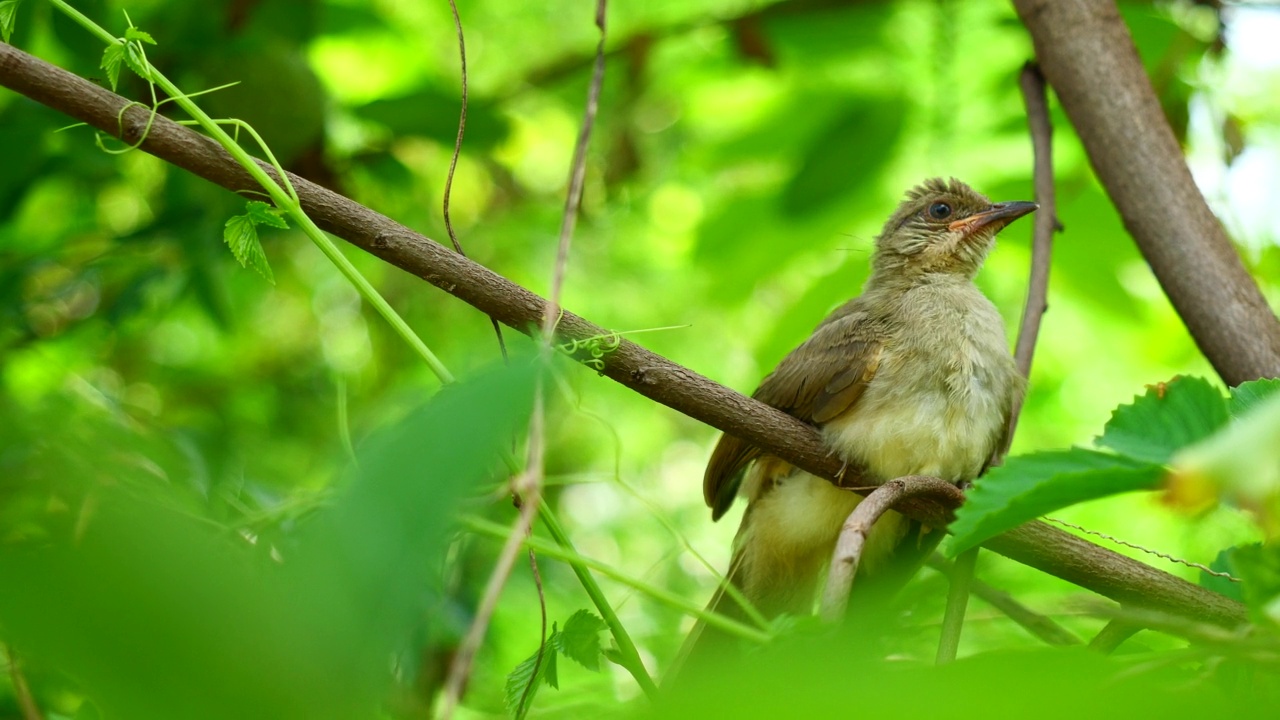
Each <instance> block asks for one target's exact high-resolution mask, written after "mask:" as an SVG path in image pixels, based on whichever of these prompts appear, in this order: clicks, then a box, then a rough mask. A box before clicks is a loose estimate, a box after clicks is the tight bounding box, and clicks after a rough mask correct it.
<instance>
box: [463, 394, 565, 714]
mask: <svg viewBox="0 0 1280 720" xmlns="http://www.w3.org/2000/svg"><path fill="white" fill-rule="evenodd" d="M534 404H535V411H534V415H533V418H532V421H531V422H530V428H529V437H530V442H529V445H530V455H533V454H534V453H535V447H536V446H537V447H538V449H537V450H536V452H537V454H538V455H539V457H538V458H537V463H536V464H535V463H534V458H532V457H531V458H530V460H529V463H528V468H529V469H528V470H526V471H525V472H523V473H521V474H520V475H518V476H516V478H515V479H514V480H513V481H512V484H513V485H516V486H518V487H520V488H521V489H523V490H525V491H526V492H524V493H522V497H523V498H524V499H525V502H524V503H522V504H521V507H520V515H519V517H518V518H516V522H515V524H514V525H513V526H512V528H511V530H510V532H509V533H508V534H507V540H506V542H505V543H504V544H503V546H502V551H501V552H500V553H499V554H498V560H497V562H495V563H494V567H493V572H492V573H490V575H489V581H488V582H487V583H486V584H485V588H484V595H483V597H481V599H480V605H479V606H478V607H477V608H476V616H475V619H473V620H472V621H471V627H470V628H468V629H467V634H466V636H464V637H463V638H462V642H461V643H460V644H459V645H458V652H457V653H456V654H455V655H454V656H453V662H452V663H450V664H449V677H448V678H447V679H446V680H445V695H444V704H443V706H442V707H441V709H440V717H441V718H444V719H445V720H447V719H448V718H451V717H453V712H454V710H455V709H457V706H458V701H459V700H460V699H461V698H462V693H463V691H464V690H465V689H466V685H467V679H468V678H469V677H470V676H471V665H472V663H473V662H474V661H475V656H476V652H477V651H479V649H480V643H481V642H483V641H484V636H485V633H486V632H487V631H488V629H489V621H490V620H491V619H492V618H493V611H494V610H495V609H496V608H497V606H498V597H499V596H500V595H502V588H503V587H505V586H506V584H507V578H508V577H509V576H510V575H511V569H512V568H513V567H514V566H515V558H516V554H517V553H519V551H520V547H521V546H522V545H523V544H524V542H525V541H526V539H527V537H528V535H529V530H530V528H531V527H532V525H533V517H532V513H531V512H530V511H528V509H530V508H536V505H535V504H533V503H530V502H529V500H530V499H531V498H533V499H535V500H536V499H537V493H538V492H539V488H540V483H538V482H536V481H533V480H530V479H528V476H529V474H530V473H532V472H535V471H538V470H541V468H542V458H541V456H540V455H541V449H540V445H541V442H538V443H536V444H535V442H534V439H535V437H536V438H540V437H541V433H542V430H541V414H540V413H539V412H537V406H538V405H540V404H541V397H535V403H534Z"/></svg>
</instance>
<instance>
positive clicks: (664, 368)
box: [0, 43, 1246, 625]
mask: <svg viewBox="0 0 1280 720" xmlns="http://www.w3.org/2000/svg"><path fill="white" fill-rule="evenodd" d="M0 85H4V86H6V87H8V88H10V89H12V90H15V91H17V92H19V93H22V94H23V95H26V96H27V97H30V98H32V99H34V100H36V101H38V102H41V103H44V104H45V105H48V106H49V107H52V108H54V109H55V110H58V111H60V112H63V113H65V114H67V115H69V116H71V117H73V118H76V119H77V120H81V121H84V122H86V123H88V124H90V125H92V126H94V127H96V128H98V129H100V130H102V131H104V132H107V133H110V134H112V135H115V136H117V137H122V138H123V139H124V140H125V141H126V142H128V141H138V140H140V139H141V137H140V136H141V133H142V130H143V128H145V127H146V124H147V119H148V117H149V113H148V112H146V111H145V110H143V109H141V108H137V107H134V108H130V109H128V110H125V107H126V106H127V105H128V102H129V101H127V100H126V99H124V98H122V97H120V96H118V95H116V94H115V93H112V92H110V91H108V90H105V89H103V88H100V87H98V86H97V85H94V84H93V83H90V82H88V81H86V80H84V79H82V78H79V77H77V76H75V75H73V74H71V73H69V72H67V71H65V70H62V69H60V68H58V67H56V66H53V65H50V64H49V63H46V62H44V61H42V60H40V59H38V58H35V57H32V56H31V55H28V54H27V53H24V52H22V51H21V50H18V49H17V48H14V47H13V46H11V45H7V44H4V43H0ZM141 149H142V150H144V151H146V152H148V153H151V154H152V155H155V156H156V157H159V158H161V159H163V160H166V161H168V162H170V163H172V164H174V165H176V166H178V167H181V168H183V169H185V170H188V171H189V172H191V173H193V174H195V175H199V176H200V177H203V178H205V179H207V180H209V181H211V182H213V183H215V184H217V185H221V186H222V187H225V188H228V189H232V190H248V189H252V188H254V187H256V184H255V183H254V182H253V181H252V180H251V179H250V178H249V176H248V174H247V173H245V171H244V170H243V169H242V168H241V167H240V166H239V165H237V164H236V163H235V162H234V161H233V160H232V159H231V158H230V157H229V156H228V155H227V154H226V153H225V152H224V151H223V150H222V148H221V147H219V146H218V145H216V144H215V143H214V142H213V141H211V140H209V139H208V138H205V137H203V136H201V135H198V134H196V133H194V132H192V131H190V130H187V129H186V128H183V127H181V126H180V125H177V124H175V123H173V122H171V121H169V120H167V119H165V118H157V119H156V121H155V123H154V125H153V126H152V128H151V131H150V134H149V135H148V136H147V137H146V139H145V140H144V141H143V142H142V144H141ZM293 182H294V187H295V188H296V189H297V192H298V195H299V197H300V198H301V199H302V204H303V207H304V208H305V209H306V211H307V212H308V213H309V214H310V215H311V217H312V218H313V219H315V221H316V222H317V223H318V224H319V225H320V227H322V228H324V229H326V230H328V231H329V232H332V233H334V234H335V235H338V236H340V237H342V238H344V239H346V240H347V241H348V242H350V243H352V244H353V245H356V246H357V247H360V248H363V249H364V250H366V251H368V252H369V253H371V254H373V255H375V256H377V257H379V258H382V259H383V260H385V261H387V262H388V263H391V264H392V265H395V266H397V267H399V268H402V269H404V270H405V271H407V272H409V273H412V274H414V275H417V276H418V277H421V278H423V279H424V280H426V281H427V282H430V283H431V284H432V285H435V286H436V287H439V288H441V289H443V290H445V291H446V292H448V293H450V294H452V295H454V296H455V297H458V298H459V299H461V300H463V301H465V302H467V303H468V304H470V305H472V306H474V307H476V308H478V309H479V310H480V311H481V312H484V313H486V314H489V315H493V316H495V317H497V318H498V320H499V321H501V322H502V323H504V324H506V325H508V326H510V327H512V328H515V329H517V330H519V331H521V332H525V333H529V332H531V330H532V328H535V327H537V325H538V323H539V321H540V320H541V319H542V317H543V316H544V313H545V311H546V301H545V300H543V299H542V298H540V297H538V296H537V295H536V294H534V293H532V292H530V291H529V290H527V289H525V288H523V287H520V286H519V285H516V284H515V283H512V282H511V281H509V280H507V279H505V278H503V277H501V276H499V275H498V274H496V273H494V272H492V271H490V270H488V269H487V268H484V267H482V266H480V265H477V264H476V263H474V262H472V261H470V260H467V259H466V258H463V257H461V256H460V255H458V254H457V253H455V252H453V251H451V250H449V249H447V248H445V247H443V246H441V245H439V244H437V243H435V242H433V241H432V240H430V239H429V238H426V237H424V236H423V235H420V234H418V233H415V232H413V231H412V230H410V229H408V228H406V227H404V226H403V225H400V224H399V223H396V222H395V221H393V220H391V219H389V218H387V217H384V216H382V215H379V214H378V213H376V212H374V211H372V210H370V209H368V208H366V207H364V206H362V205H360V204H358V203H356V202H353V201H352V200H349V199H347V198H345V197H342V196H341V195H338V194H337V193H334V192H331V191H329V190H326V189H324V188H322V187H319V186H317V185H315V184H314V183H310V182H307V181H306V180H303V179H302V178H293ZM608 334H609V332H608V331H607V330H605V329H604V328H601V327H599V326H597V325H594V324H592V323H590V322H588V321H587V320H585V319H583V318H581V317H578V316H577V315H574V314H572V313H570V312H564V313H563V314H562V315H561V316H560V322H559V323H558V325H557V326H556V337H557V339H558V340H560V341H566V340H573V339H586V338H590V337H599V336H602V335H608ZM603 362H604V368H603V371H602V373H603V374H604V375H606V376H608V377H610V378H612V379H614V380H616V381H617V382H619V383H621V384H623V385H626V386H627V387H629V388H631V389H633V390H635V391H636V392H638V393H640V394H641V395H644V396H645V397H648V398H650V399H652V400H654V401H656V402H659V403H662V404H663V405H666V406H668V407H671V408H673V409H675V410H677V411H679V412H681V413H684V414H685V415H688V416H689V417H692V418H695V419H697V420H700V421H702V422H705V423H707V424H708V425H711V426H713V427H716V428H720V429H722V430H724V431H726V432H729V433H732V434H733V435H735V436H737V437H740V438H742V439H744V440H746V441H748V442H750V443H752V444H755V445H758V446H759V447H760V448H762V449H764V450H765V451H767V452H768V453H769V454H770V455H776V456H777V457H780V458H783V459H784V460H786V461H788V462H790V463H792V464H794V465H796V466H798V467H800V468H802V469H804V470H805V471H807V472H811V473H813V474H815V475H819V476H821V477H825V478H827V479H829V480H834V479H835V478H836V477H837V476H838V475H840V472H841V463H840V461H839V460H838V459H837V458H835V457H834V456H832V455H830V454H829V453H828V452H827V450H826V448H825V446H824V445H823V443H822V439H821V437H820V436H819V435H818V433H817V432H816V431H815V430H814V429H813V428H812V427H810V426H808V425H805V424H804V423H801V422H800V421H799V420H796V419H795V418H793V417H791V416H790V415H787V414H785V413H783V412H781V411H778V410H775V409H774V408H771V407H769V406H767V405H764V404H763V403H760V402H757V401H755V400H752V399H751V398H748V397H746V396H745V395H742V394H741V393H738V392H735V391H733V390H730V389H728V388H726V387H723V386H721V385H718V384H716V383H714V382H712V381H711V380H708V379H707V378H705V377H703V376H701V375H698V374H697V373H695V372H693V371H692V370H689V369H688V368H685V367H682V366H680V365H678V364H676V363H673V362H671V361H670V360H667V359H666V358H663V357H661V356H659V355H656V354H654V353H652V352H650V351H648V350H645V349H644V348H642V347H640V346H638V345H636V344H635V343H632V342H629V341H626V340H623V341H621V343H620V344H619V346H618V349H617V350H615V351H614V352H613V353H611V354H609V355H606V356H605V357H604V358H603ZM852 470H853V469H852V468H850V472H848V473H846V475H847V477H846V479H845V484H847V485H854V484H859V483H862V482H863V481H862V479H861V478H860V477H858V475H859V473H856V472H853V471H852ZM895 509H896V510H898V511H899V512H901V513H903V514H904V515H907V516H908V517H911V518H913V519H915V520H918V521H920V522H923V523H926V524H928V525H931V526H933V527H941V526H943V525H945V524H946V523H947V522H948V521H949V519H950V516H951V510H952V508H949V507H946V506H943V505H942V504H940V503H938V502H936V501H933V500H926V499H922V498H913V499H911V500H909V501H904V502H903V503H902V504H901V505H900V506H898V507H897V508H895ZM985 546H986V547H987V548H989V549H992V550H994V551H995V552H997V553H1000V554H1001V555H1004V556H1006V557H1009V558H1011V559H1013V560H1016V561H1018V562H1021V563H1024V564H1027V565H1030V566H1032V567H1034V568H1037V569H1039V570H1042V571H1044V572H1047V573H1049V574H1051V575H1056V576H1058V577H1060V578H1063V579H1065V580H1067V581H1069V582H1073V583H1075V584H1077V585H1080V586H1082V587H1085V588H1088V589H1090V590H1093V591H1094V592H1097V593H1100V594H1102V595H1105V596H1107V597H1110V598H1112V599H1115V600H1117V601H1120V602H1124V603H1129V604H1136V605H1141V606H1145V607H1151V608H1157V609H1161V610H1164V611H1166V612H1169V613H1175V614H1180V615H1192V616H1196V617H1199V618H1201V619H1203V620H1205V621H1210V622H1216V623H1220V624H1225V625H1235V624H1238V623H1241V622H1243V621H1244V620H1245V618H1246V613H1245V610H1244V607H1243V606H1242V605H1241V604H1240V603H1237V602H1235V601H1234V600H1230V599H1228V598H1226V597H1223V596H1221V595H1219V594H1217V593H1214V592H1212V591H1210V590H1206V589H1204V588H1201V587H1198V586H1196V585H1193V584H1191V583H1189V582H1186V581H1184V580H1181V579H1179V578H1175V577H1173V576H1172V575H1169V574H1168V573H1165V572H1163V571H1160V570H1157V569H1156V568H1153V567H1151V566H1149V565H1146V564H1144V563H1141V562H1138V561H1136V560H1133V559H1130V558H1127V557H1124V556H1122V555H1119V554H1117V553H1114V552H1112V551H1110V550H1107V549H1105V548H1101V547H1099V546H1097V545H1094V544H1093V543H1091V542H1089V541H1087V540H1085V539H1083V538H1080V537H1077V536H1075V535H1072V534H1070V533H1067V532H1065V531H1062V530H1058V529H1056V528H1053V527H1050V526H1049V525H1047V524H1045V523H1043V522H1033V523H1028V524H1026V525H1023V526H1021V527H1019V528H1015V529H1014V530H1011V531H1009V532H1007V533H1005V534H1004V535H1001V536H999V537H996V538H993V539H991V540H989V541H988V542H987V543H986V544H985Z"/></svg>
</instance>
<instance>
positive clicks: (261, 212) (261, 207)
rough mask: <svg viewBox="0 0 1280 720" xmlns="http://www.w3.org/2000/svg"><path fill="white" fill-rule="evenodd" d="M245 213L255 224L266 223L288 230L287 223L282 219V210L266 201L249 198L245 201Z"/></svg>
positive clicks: (269, 225)
mask: <svg viewBox="0 0 1280 720" xmlns="http://www.w3.org/2000/svg"><path fill="white" fill-rule="evenodd" d="M244 207H245V215H248V216H249V219H250V220H252V221H253V222H254V223H255V224H258V225H267V226H268V227H273V228H279V229H281V230H288V229H289V223H288V221H287V220H285V219H284V211H283V210H277V209H276V208H273V207H271V206H270V205H268V204H267V203H264V202H261V201H259V200H250V201H249V202H248V203H245V206H244Z"/></svg>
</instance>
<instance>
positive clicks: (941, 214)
mask: <svg viewBox="0 0 1280 720" xmlns="http://www.w3.org/2000/svg"><path fill="white" fill-rule="evenodd" d="M929 217H931V218H933V219H934V220H946V219H947V218H949V217H951V206H950V205H948V204H946V203H944V202H936V203H934V204H932V205H930V206H929Z"/></svg>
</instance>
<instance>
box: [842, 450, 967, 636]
mask: <svg viewBox="0 0 1280 720" xmlns="http://www.w3.org/2000/svg"><path fill="white" fill-rule="evenodd" d="M920 495H932V496H935V497H942V498H947V499H958V498H959V497H960V491H959V490H958V489H957V488H956V486H955V485H952V484H951V483H949V482H946V481H945V480H940V479H938V478H934V477H925V476H923V475H907V476H905V477H900V478H897V479H894V480H890V481H889V482H887V483H884V484H883V485H881V486H880V487H878V488H876V489H875V490H873V491H872V492H871V494H869V495H867V497H866V498H864V499H863V500H862V502H860V503H858V506H857V507H855V508H854V509H853V512H851V513H849V518H848V519H847V520H845V521H844V526H843V527H842V528H841V529H840V537H839V539H837V540H836V550H835V553H834V554H833V555H832V558H831V570H830V572H828V573H827V585H826V587H825V588H823V590H822V605H821V615H822V619H823V620H824V621H826V622H829V623H835V622H839V621H840V620H841V619H842V618H844V614H845V608H847V607H848V605H849V591H850V590H851V589H852V587H853V578H854V576H855V575H856V574H857V572H858V563H859V562H861V560H862V549H863V546H864V545H866V542H867V533H869V532H870V531H871V526H872V525H874V524H875V522H876V521H877V520H879V519H880V517H881V516H882V515H884V514H885V513H886V512H888V511H889V510H891V509H893V506H894V505H896V504H897V503H898V502H900V501H902V500H905V499H907V498H909V497H916V496H920Z"/></svg>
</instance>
